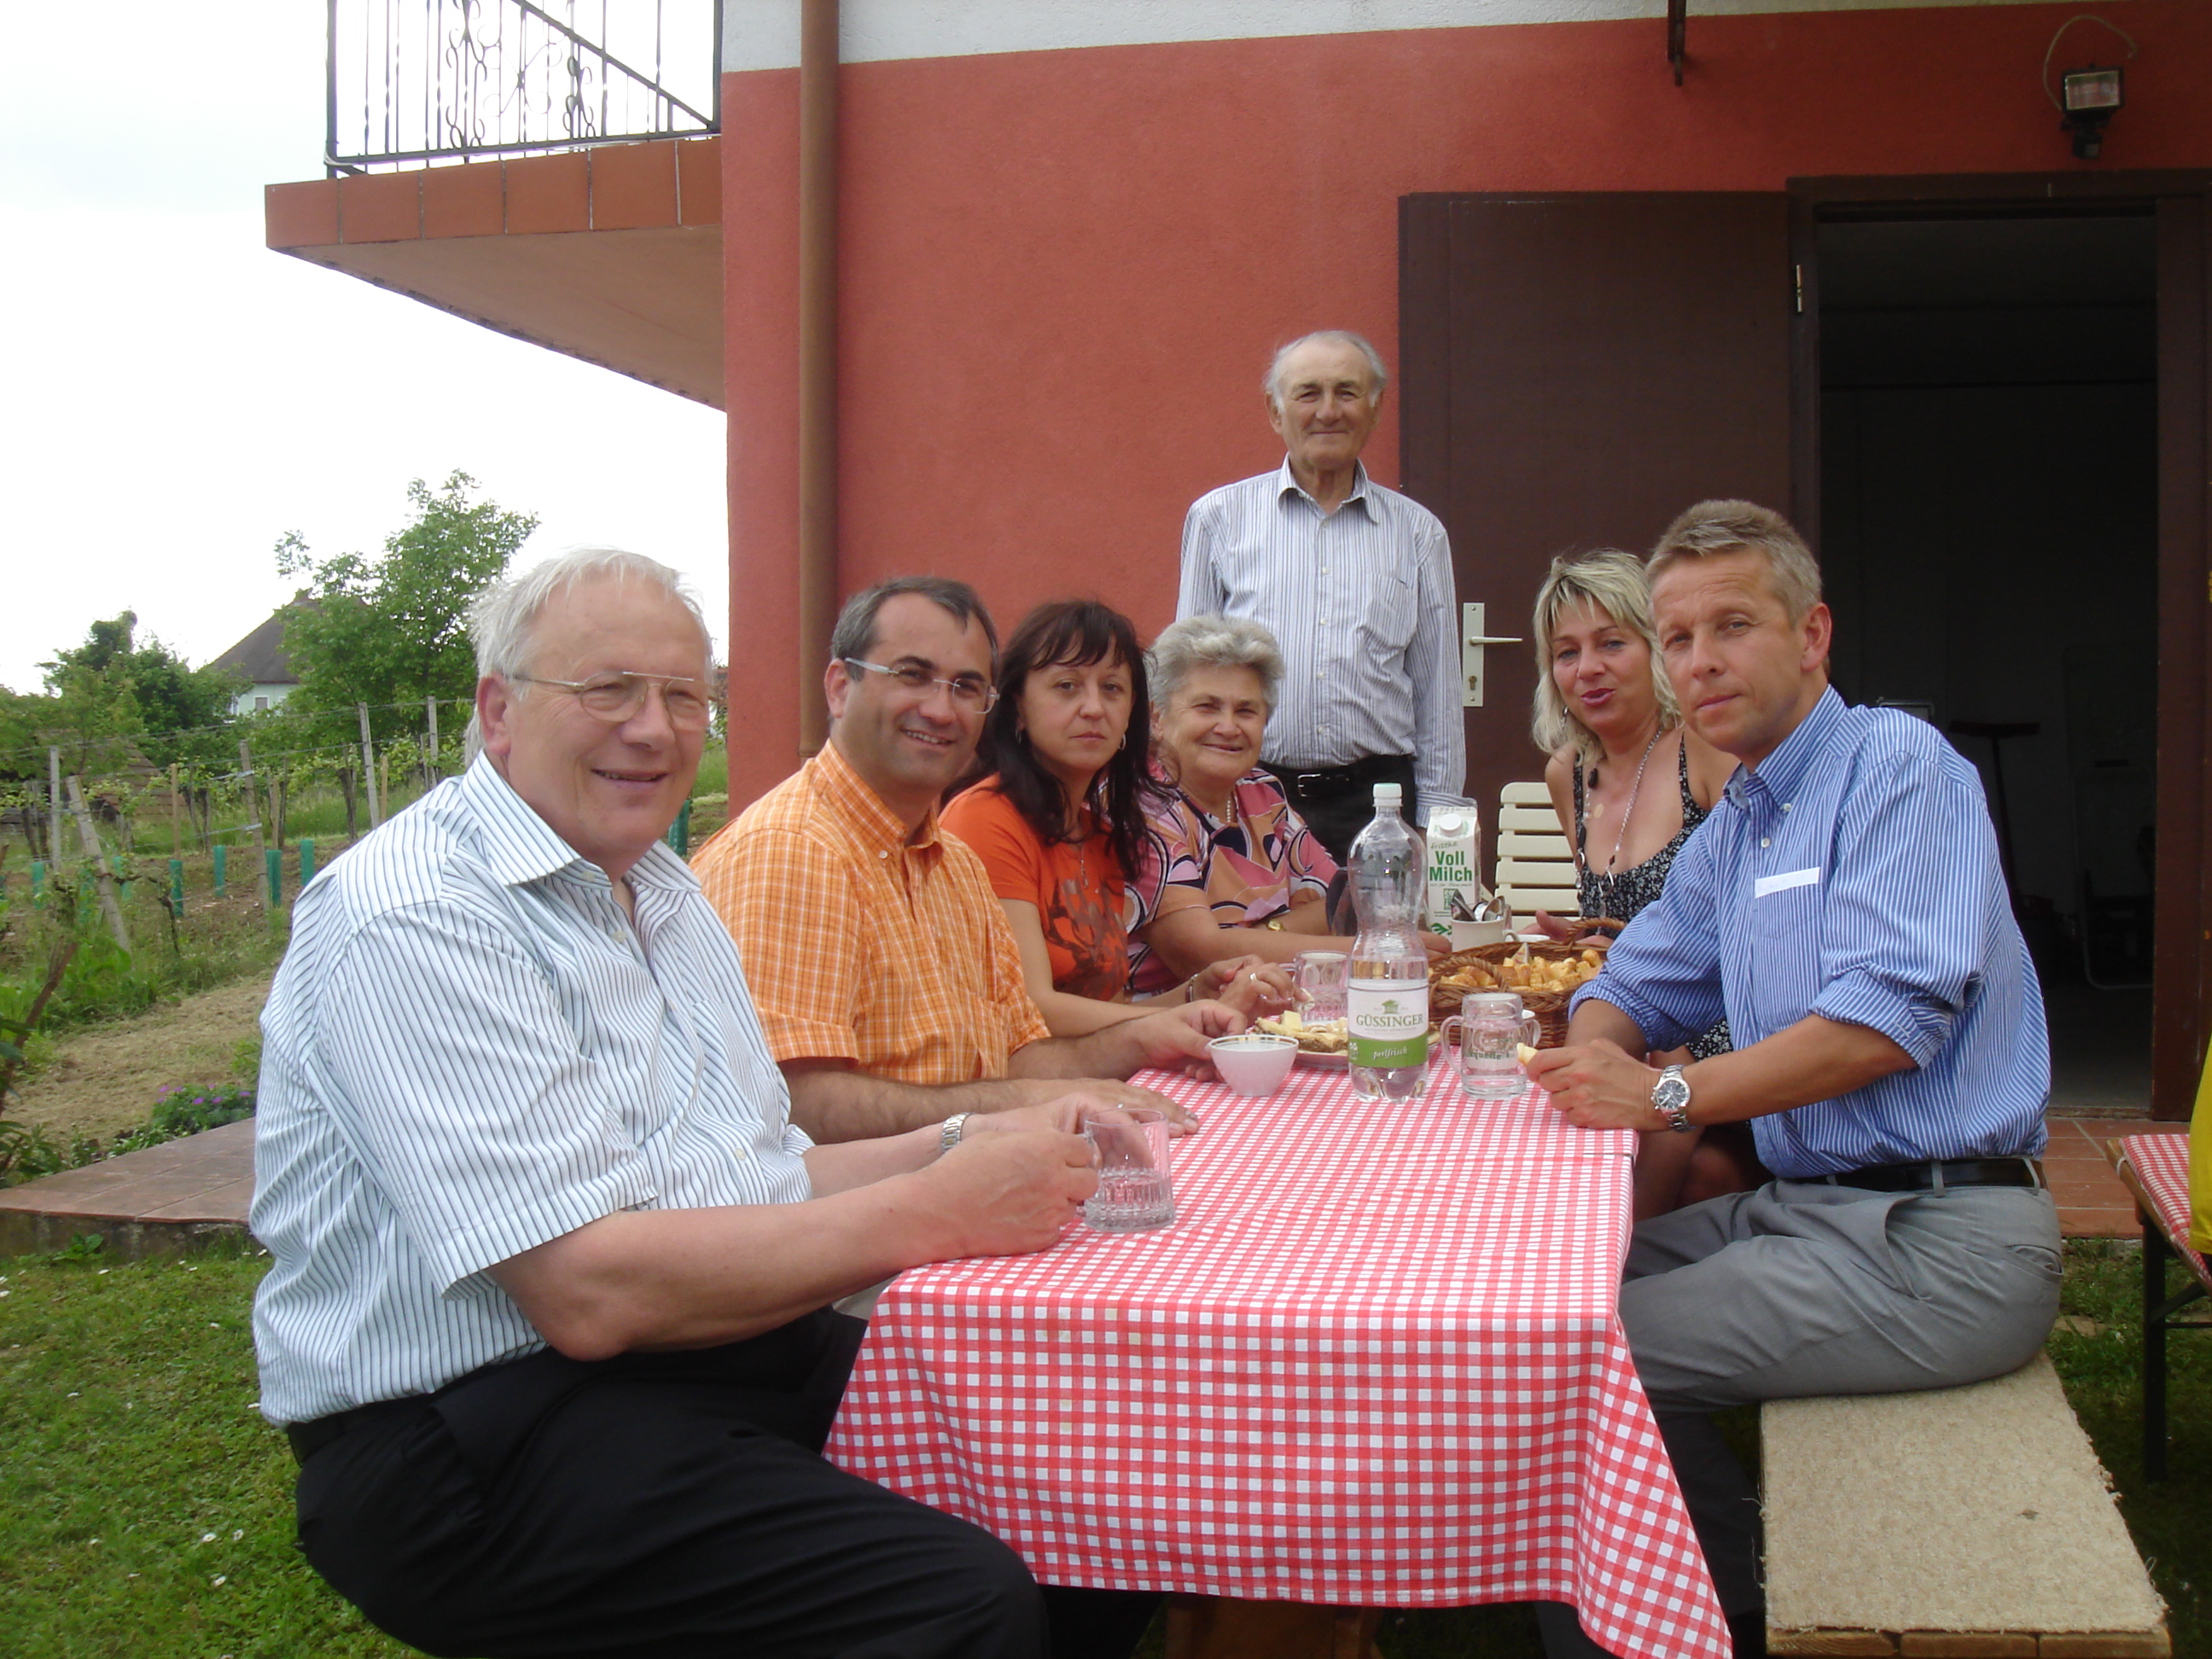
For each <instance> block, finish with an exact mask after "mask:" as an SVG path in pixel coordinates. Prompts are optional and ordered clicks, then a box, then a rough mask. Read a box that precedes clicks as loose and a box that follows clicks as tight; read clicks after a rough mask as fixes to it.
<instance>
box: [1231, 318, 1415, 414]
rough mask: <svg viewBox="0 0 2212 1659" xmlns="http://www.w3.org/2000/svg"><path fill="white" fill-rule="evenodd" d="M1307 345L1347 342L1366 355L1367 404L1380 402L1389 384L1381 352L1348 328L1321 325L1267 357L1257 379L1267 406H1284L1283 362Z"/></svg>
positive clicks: (1388, 373)
mask: <svg viewBox="0 0 2212 1659" xmlns="http://www.w3.org/2000/svg"><path fill="white" fill-rule="evenodd" d="M1308 345H1346V346H1350V347H1351V348H1352V349H1353V350H1355V351H1357V352H1358V354H1359V355H1360V356H1363V357H1364V358H1366V359H1367V378H1368V380H1369V382H1370V386H1369V390H1368V393H1367V400H1368V401H1369V402H1370V403H1379V402H1380V401H1382V398H1383V392H1385V391H1386V390H1387V389H1388V388H1389V385H1390V371H1389V368H1386V367H1385V366H1384V364H1383V354H1382V353H1381V352H1379V351H1377V350H1376V349H1375V348H1374V347H1373V346H1371V345H1370V344H1368V343H1367V341H1366V339H1365V338H1364V337H1363V336H1360V335H1358V334H1354V333H1352V331H1350V330H1349V329H1342V328H1323V329H1316V331H1314V332H1312V333H1311V334H1301V335H1299V336H1298V337H1297V339H1295V340H1293V341H1291V343H1289V344H1288V345H1286V346H1278V347H1277V348H1276V349H1275V355H1274V356H1273V357H1272V358H1270V359H1269V360H1268V362H1267V374H1265V375H1263V376H1262V377H1261V380H1260V390H1261V391H1262V392H1265V393H1267V407H1268V408H1270V409H1280V408H1281V407H1282V406H1283V365H1284V364H1285V363H1286V362H1289V361H1290V359H1291V353H1292V352H1294V351H1296V350H1297V349H1298V348H1299V347H1300V346H1308Z"/></svg>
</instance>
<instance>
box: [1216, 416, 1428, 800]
mask: <svg viewBox="0 0 2212 1659" xmlns="http://www.w3.org/2000/svg"><path fill="white" fill-rule="evenodd" d="M1216 613H1218V614H1220V615H1223V616H1229V617H1249V618H1250V619H1251V620H1252V621H1254V622H1256V623H1261V624H1262V625H1263V626H1265V627H1266V628H1267V629H1268V631H1269V632H1271V633H1273V635H1274V636H1275V639H1276V641H1277V642H1278V643H1279V644H1280V645H1281V647H1283V660H1284V662H1285V664H1286V665H1287V671H1286V672H1285V674H1284V676H1283V684H1282V686H1281V689H1280V690H1279V693H1278V695H1277V696H1276V700H1275V707H1274V710H1273V713H1272V714H1270V715H1269V716H1268V720H1267V740H1266V742H1265V743H1264V744H1262V747H1263V748H1264V750H1266V753H1267V763H1268V764H1269V765H1271V766H1275V765H1279V766H1283V767H1320V766H1345V765H1348V764H1350V763H1352V762H1353V761H1356V760H1359V759H1362V758H1364V757H1366V756H1369V755H1411V756H1412V757H1413V781H1414V787H1415V789H1416V790H1417V792H1418V799H1417V803H1416V805H1415V807H1414V811H1415V816H1416V817H1417V818H1418V820H1419V822H1420V823H1427V822H1428V821H1429V814H1430V812H1431V811H1434V810H1435V809H1436V808H1437V807H1439V806H1465V805H1468V799H1467V798H1466V796H1465V795H1463V794H1462V793H1461V791H1462V790H1463V789H1465V788H1466V787H1467V730H1466V726H1465V725H1464V723H1463V716H1462V713H1461V705H1460V690H1459V687H1460V673H1459V604H1458V601H1457V599H1455V597H1454V594H1453V589H1452V563H1451V547H1450V544H1449V543H1448V542H1447V541H1446V540H1445V538H1444V527H1443V525H1442V524H1440V523H1438V522H1437V515H1436V514H1435V513H1431V512H1430V511H1429V510H1428V508H1426V507H1423V506H1421V505H1420V504H1419V502H1417V501H1410V500H1408V499H1407V497H1405V496H1403V495H1400V494H1399V493H1398V492H1397V491H1396V490H1395V489H1384V488H1383V486H1382V485H1381V484H1378V483H1374V482H1372V481H1371V480H1370V479H1369V477H1368V476H1367V470H1366V468H1364V467H1360V468H1359V469H1358V476H1357V477H1356V479H1355V481H1354V483H1353V484H1352V494H1351V495H1350V496H1349V497H1347V498H1346V501H1345V502H1344V504H1343V505H1342V506H1341V507H1338V508H1337V510H1336V511H1335V512H1334V513H1330V514H1329V515H1328V517H1326V518H1323V517H1322V511H1321V507H1320V506H1319V505H1318V504H1317V503H1316V501H1314V498H1313V497H1312V496H1310V495H1307V494H1306V492H1305V491H1304V489H1302V488H1301V487H1300V486H1299V483H1298V481H1297V478H1296V477H1293V476H1292V475H1291V463H1290V458H1289V457H1288V456H1285V458H1284V459H1283V464H1282V465H1281V466H1280V467H1279V468H1277V469H1276V470H1275V471H1273V472H1263V473H1261V475H1260V476H1259V477H1256V478H1246V479H1245V480H1243V482H1242V483H1233V484H1225V485H1223V486H1222V487H1221V488H1220V489H1216V490H1211V491H1209V492H1208V493H1207V494H1206V495H1201V496H1200V497H1199V498H1198V500H1197V501H1194V503H1192V505H1191V509H1190V513H1189V515H1188V517H1187V518H1186V519H1185V520H1183V526H1182V592H1181V594H1180V595H1179V596H1178V598H1177V599H1176V617H1178V618H1180V617H1202V616H1209V615H1213V614H1216Z"/></svg>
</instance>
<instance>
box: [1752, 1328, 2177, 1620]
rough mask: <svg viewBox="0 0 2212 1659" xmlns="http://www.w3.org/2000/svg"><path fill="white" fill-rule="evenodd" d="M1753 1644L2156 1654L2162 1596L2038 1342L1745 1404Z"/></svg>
mask: <svg viewBox="0 0 2212 1659" xmlns="http://www.w3.org/2000/svg"><path fill="white" fill-rule="evenodd" d="M1759 1439H1760V1449H1761V1457H1762V1460H1763V1463H1764V1483H1765V1492H1764V1494H1763V1496H1764V1507H1765V1515H1766V1624H1767V1636H1766V1640H1767V1647H1768V1650H1769V1651H1771V1652H1773V1653H1777V1654H1827V1655H1868V1656H1875V1655H1891V1654H1894V1655H1899V1656H1904V1659H1916V1656H1925V1659H2105V1656H2112V1659H2164V1656H2166V1655H2168V1654H2170V1653H2171V1651H2172V1646H2171V1644H2170V1643H2169V1641H2168V1639H2167V1636H2166V1615H2165V1608H2164V1607H2163V1605H2162V1604H2161V1603H2160V1601H2159V1598H2158V1595H2157V1592H2155V1591H2154V1590H2153V1589H2152V1588H2151V1584H2150V1576H2149V1574H2148V1573H2147V1572H2146V1571H2144V1570H2143V1564H2142V1557H2141V1556H2139V1555H2138V1554H2137V1553H2136V1547H2135V1545H2134V1543H2133V1542H2132V1541H2130V1539H2129V1537H2128V1532H2127V1528H2126V1527H2125V1526H2124V1524H2123V1523H2122V1522H2121V1520H2120V1515H2119V1510H2118V1508H2117V1507H2116V1506H2115V1504H2114V1502H2113V1498H2112V1489H2111V1484H2110V1482H2109V1481H2108V1480H2106V1475H2105V1471H2104V1469H2103V1468H2102V1467H2101V1466H2100V1464H2099V1463H2098V1462H2097V1455H2096V1453H2095V1452H2094V1451H2093V1449H2091V1447H2090V1445H2089V1441H2088V1437H2087V1436H2086V1435H2084V1434H2083V1433H2082V1432H2081V1425H2080V1424H2078V1423H2076V1422H2075V1420H2074V1413H2073V1410H2072V1408H2071V1407H2069V1406H2068V1405H2067V1403H2066V1395H2065V1392H2064V1390H2063V1389H2061V1388H2060V1386H2059V1383H2058V1374H2057V1372H2056V1371H2054V1370H2052V1369H2051V1360H2050V1358H2049V1357H2048V1356H2046V1355H2042V1354H2039V1355H2037V1356H2036V1358H2034V1359H2033V1360H2032V1361H2031V1362H2030V1363H2029V1364H2026V1365H2024V1366H2022V1367H2021V1369H2020V1370H2016V1371H2015V1372H2013V1373H2012V1374H2011V1375H2010V1376H2001V1377H1996V1378H1995V1379H1993V1380H1991V1381H1990V1382H1987V1383H1973V1384H1972V1385H1970V1386H1968V1387H1966V1388H1962V1389H1930V1390H1929V1391H1928V1392H1926V1393H1924V1394H1892V1395H1857V1396H1843V1397H1838V1398H1832V1399H1818V1400H1784V1401H1772V1402H1771V1403H1769V1404H1768V1405H1766V1406H1765V1407H1763V1408H1762V1409H1761V1411H1760V1413H1759Z"/></svg>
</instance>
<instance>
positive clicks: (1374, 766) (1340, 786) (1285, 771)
mask: <svg viewBox="0 0 2212 1659" xmlns="http://www.w3.org/2000/svg"><path fill="white" fill-rule="evenodd" d="M1261 764H1262V765H1263V766H1265V767H1266V768H1267V769H1268V770H1269V771H1270V772H1272V773H1273V774H1274V775H1275V781H1276V782H1278V783H1279V784H1281V785H1282V786H1283V788H1284V790H1285V792H1286V793H1289V794H1290V795H1291V796H1292V797H1293V798H1295V797H1297V796H1300V795H1305V796H1312V795H1320V794H1335V793H1341V792H1342V791H1344V790H1346V789H1357V788H1358V787H1361V786H1362V785H1364V784H1371V783H1373V782H1374V781H1376V779H1378V778H1381V779H1383V780H1385V781H1388V779H1389V776H1390V775H1391V774H1392V773H1394V772H1398V771H1401V770H1403V769H1405V768H1407V767H1408V766H1411V765H1412V764H1413V757H1412V756H1411V755H1363V756H1361V757H1359V758H1358V760H1356V761H1353V762H1352V763H1349V764H1347V765H1344V766H1307V767H1294V766H1278V765H1277V764H1276V763H1274V762H1273V761H1263V762H1261Z"/></svg>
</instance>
